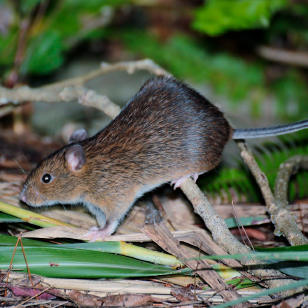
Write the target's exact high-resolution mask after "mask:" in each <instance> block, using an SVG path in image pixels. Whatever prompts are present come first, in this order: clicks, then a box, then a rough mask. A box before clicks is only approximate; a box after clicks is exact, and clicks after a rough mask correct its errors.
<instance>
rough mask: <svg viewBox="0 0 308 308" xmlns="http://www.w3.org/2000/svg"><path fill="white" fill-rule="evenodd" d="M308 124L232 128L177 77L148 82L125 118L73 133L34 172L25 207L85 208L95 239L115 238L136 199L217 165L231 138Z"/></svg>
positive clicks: (24, 194) (22, 195)
mask: <svg viewBox="0 0 308 308" xmlns="http://www.w3.org/2000/svg"><path fill="white" fill-rule="evenodd" d="M307 127H308V120H304V121H300V122H296V123H292V124H287V125H279V126H274V127H265V128H256V129H233V128H232V126H231V125H230V124H229V122H228V121H227V119H226V118H225V117H224V114H223V113H222V112H221V111H220V110H219V109H218V107H216V106H214V105H213V104H211V103H210V102H209V101H208V100H207V99H206V98H205V97H203V96H202V95H201V94H199V93H198V92H197V91H195V90H194V89H192V88H190V87H189V86H188V85H186V84H185V83H183V82H180V81H178V80H176V79H175V78H173V77H155V78H151V79H149V80H148V81H147V82H146V83H145V84H144V85H143V86H142V87H141V89H140V90H139V92H138V93H137V94H136V95H135V96H134V97H133V98H132V99H131V100H130V101H129V102H128V103H127V105H126V106H125V107H124V108H123V110H122V111H121V112H120V114H119V115H118V116H117V117H116V118H115V119H114V120H113V121H111V122H110V123H109V124H108V125H107V126H106V127H105V128H104V129H102V130H101V131H99V132H98V133H97V134H96V135H94V136H92V137H88V136H87V133H86V131H85V130H84V129H79V130H77V131H75V132H74V133H73V134H72V135H71V137H70V139H69V142H68V145H66V146H64V147H63V148H62V149H60V150H58V151H56V152H55V153H53V154H51V155H49V156H48V157H46V158H45V159H44V160H43V161H41V162H40V163H39V164H38V166H37V167H36V168H35V169H34V170H33V171H32V172H31V173H30V174H29V176H28V177H27V179H26V182H25V184H24V187H23V189H22V191H21V193H20V199H21V200H22V201H23V202H26V203H27V204H29V205H31V206H34V207H40V206H50V205H53V204H83V205H84V206H85V207H86V208H87V209H88V211H89V212H90V213H92V214H93V215H94V216H95V217H96V220H97V223H98V226H99V229H97V228H92V229H90V230H92V231H91V232H90V233H88V234H87V235H88V236H93V237H92V239H91V241H94V240H96V238H97V237H98V236H100V237H102V239H103V240H104V238H105V237H106V236H108V235H111V234H112V233H113V232H114V231H115V230H116V228H117V227H118V225H119V223H120V222H121V221H122V220H123V218H124V216H125V215H126V213H127V212H128V211H129V209H130V208H131V207H132V205H133V204H134V202H135V200H136V199H138V198H139V197H141V196H142V195H143V194H145V193H146V192H148V191H151V190H153V189H154V188H156V187H158V186H161V185H163V184H164V183H168V182H171V184H172V185H174V188H177V187H180V186H181V184H182V183H183V182H184V181H185V179H187V178H188V177H192V178H193V179H194V181H196V180H197V178H198V175H200V174H202V173H205V172H208V171H210V170H212V169H213V168H215V167H216V166H217V165H218V164H219V162H220V160H221V156H222V152H223V149H224V147H225V145H226V143H227V142H228V141H229V140H230V139H246V138H259V137H267V136H276V135H280V134H286V133H291V132H295V131H298V130H300V129H304V128H307Z"/></svg>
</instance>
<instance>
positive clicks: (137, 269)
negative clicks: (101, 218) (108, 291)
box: [0, 246, 182, 278]
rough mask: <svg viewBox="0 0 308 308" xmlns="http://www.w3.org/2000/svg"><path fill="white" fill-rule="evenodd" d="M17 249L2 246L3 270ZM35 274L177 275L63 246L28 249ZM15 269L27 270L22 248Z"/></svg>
mask: <svg viewBox="0 0 308 308" xmlns="http://www.w3.org/2000/svg"><path fill="white" fill-rule="evenodd" d="M13 250H14V247H13V246H2V247H1V251H0V268H1V269H3V270H7V269H8V268H9V264H10V261H11V258H12V255H13ZM24 250H25V254H26V258H27V263H28V265H29V268H30V271H31V273H32V274H37V275H43V276H47V277H62V278H123V277H145V276H156V275H167V274H174V273H178V272H182V271H175V270H172V269H171V268H168V267H164V266H161V265H155V264H152V263H148V262H144V261H139V260H135V259H132V258H129V257H124V256H118V255H114V254H110V253H107V252H99V251H92V250H81V249H72V248H71V249H68V248H61V247H50V246H41V247H32V246H26V247H24ZM13 266H14V268H16V269H21V270H22V271H23V272H26V271H27V268H26V264H25V261H24V257H23V254H22V250H21V247H18V248H17V250H16V253H15V257H14V261H13Z"/></svg>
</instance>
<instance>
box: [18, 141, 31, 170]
mask: <svg viewBox="0 0 308 308" xmlns="http://www.w3.org/2000/svg"><path fill="white" fill-rule="evenodd" d="M17 146H18V148H19V150H20V152H21V154H22V156H23V158H24V159H25V162H26V163H27V165H28V167H29V169H30V170H31V169H32V167H31V165H30V163H29V161H28V159H27V157H26V156H25V154H24V152H23V151H22V149H21V147H20V145H19V144H18V145H17Z"/></svg>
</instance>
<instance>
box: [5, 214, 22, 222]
mask: <svg viewBox="0 0 308 308" xmlns="http://www.w3.org/2000/svg"><path fill="white" fill-rule="evenodd" d="M0 222H1V223H12V222H24V221H23V220H22V219H20V218H17V217H14V216H12V215H8V214H4V213H0Z"/></svg>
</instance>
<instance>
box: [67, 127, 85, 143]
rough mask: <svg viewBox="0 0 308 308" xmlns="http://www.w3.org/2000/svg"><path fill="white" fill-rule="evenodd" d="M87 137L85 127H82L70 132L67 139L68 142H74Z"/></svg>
mask: <svg viewBox="0 0 308 308" xmlns="http://www.w3.org/2000/svg"><path fill="white" fill-rule="evenodd" d="M87 138H88V134H87V132H86V130H85V129H83V128H81V129H77V130H75V131H74V132H73V133H72V135H71V137H70V139H69V141H68V144H71V143H74V142H80V141H83V140H85V139H87Z"/></svg>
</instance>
